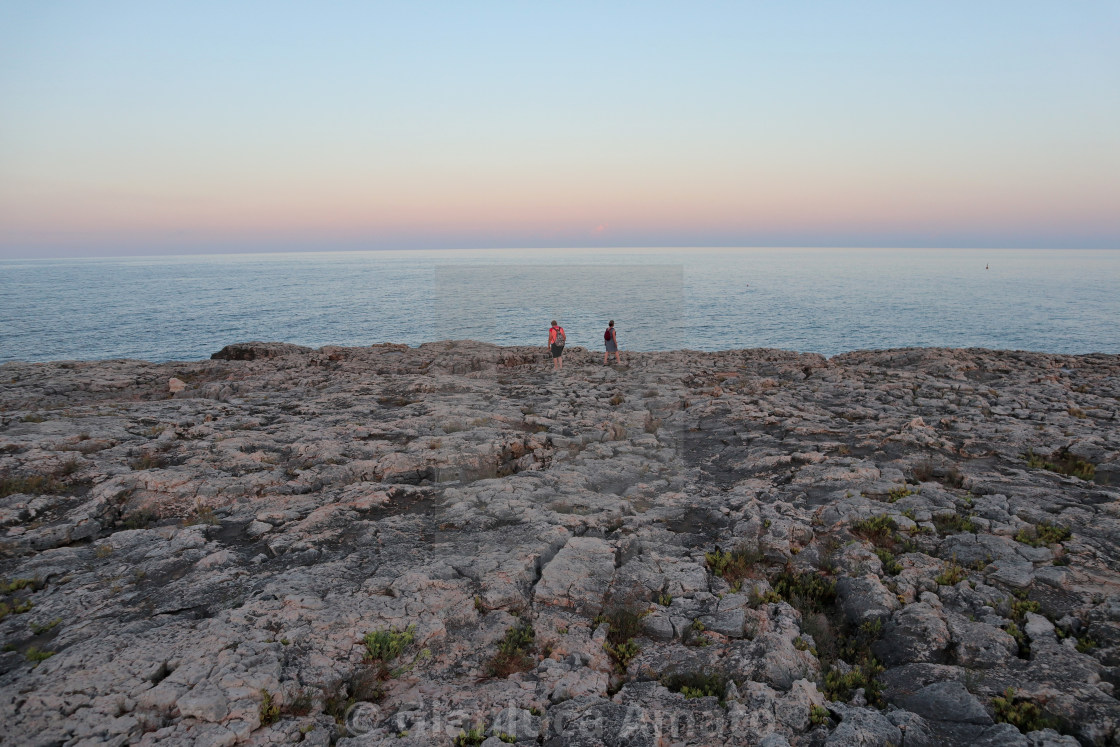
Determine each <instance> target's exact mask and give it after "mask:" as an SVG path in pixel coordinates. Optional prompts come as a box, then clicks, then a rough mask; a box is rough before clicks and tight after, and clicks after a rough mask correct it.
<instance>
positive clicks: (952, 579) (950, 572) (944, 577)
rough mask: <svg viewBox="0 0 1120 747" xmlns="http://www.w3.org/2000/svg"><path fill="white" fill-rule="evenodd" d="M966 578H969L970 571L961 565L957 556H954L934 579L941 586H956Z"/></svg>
mask: <svg viewBox="0 0 1120 747" xmlns="http://www.w3.org/2000/svg"><path fill="white" fill-rule="evenodd" d="M966 578H968V571H966V570H965V569H964V568H962V567H961V564H960V563H958V562H957V559H956V558H953V559H952V561H950V562H949V565H948V566H946V567H945V570H943V571H942V572H941V573H940V574H939V575H938V576H937V578H935V579H934V581H936V582H937V584H938V585H939V586H955V585H957V584H959V583H960V582H961V581H964V580H965V579H966Z"/></svg>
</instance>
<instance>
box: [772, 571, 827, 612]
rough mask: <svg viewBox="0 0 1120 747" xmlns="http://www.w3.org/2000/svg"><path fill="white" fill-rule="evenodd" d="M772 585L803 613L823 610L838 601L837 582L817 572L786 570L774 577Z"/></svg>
mask: <svg viewBox="0 0 1120 747" xmlns="http://www.w3.org/2000/svg"><path fill="white" fill-rule="evenodd" d="M771 585H772V586H773V587H774V591H775V592H777V593H778V594H780V595H781V596H782V598H783V599H784V600H786V601H787V602H789V604H790V605H791V606H793V607H795V608H796V609H798V610H800V611H801V612H802V614H804V613H805V612H822V611H824V610H825V609H826V608H827V607H829V606H831V605H832V604H833V602H835V601H836V582H835V581H834V580H832V579H828V578H825V577H824V576H820V575H818V574H816V573H797V572H793V571H789V570H785V571H782V572H781V573H779V574H778V575H777V576H775V577H774V581H773V583H772V584H771Z"/></svg>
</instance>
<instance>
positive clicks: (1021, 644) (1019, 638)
mask: <svg viewBox="0 0 1120 747" xmlns="http://www.w3.org/2000/svg"><path fill="white" fill-rule="evenodd" d="M1005 630H1006V631H1007V634H1008V635H1009V636H1011V637H1012V638H1014V639H1015V643H1016V645H1017V646H1018V648H1019V657H1020V658H1022V659H1026V658H1028V657H1030V655H1031V642H1030V641H1029V640H1028V639H1027V634H1026V633H1024V632H1023V630H1022V629H1021V628H1020V627H1019V626H1018V625H1016V624H1015V623H1013V622H1011V623H1008V624H1007V627H1006V628H1005Z"/></svg>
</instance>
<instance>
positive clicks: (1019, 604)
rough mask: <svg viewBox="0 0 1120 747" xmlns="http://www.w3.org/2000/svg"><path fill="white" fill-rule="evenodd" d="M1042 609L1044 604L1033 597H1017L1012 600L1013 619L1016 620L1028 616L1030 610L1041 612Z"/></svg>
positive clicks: (1018, 620)
mask: <svg viewBox="0 0 1120 747" xmlns="http://www.w3.org/2000/svg"><path fill="white" fill-rule="evenodd" d="M1041 610H1042V605H1040V604H1039V603H1038V602H1036V601H1034V600H1032V599H1025V598H1015V599H1012V600H1011V619H1012V620H1015V621H1016V622H1022V621H1023V620H1024V619H1026V617H1027V613H1028V612H1035V613H1037V612H1039V611H1041Z"/></svg>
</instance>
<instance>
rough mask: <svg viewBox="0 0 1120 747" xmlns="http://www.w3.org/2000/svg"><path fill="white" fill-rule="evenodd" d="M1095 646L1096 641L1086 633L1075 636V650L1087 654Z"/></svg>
mask: <svg viewBox="0 0 1120 747" xmlns="http://www.w3.org/2000/svg"><path fill="white" fill-rule="evenodd" d="M1096 647H1097V642H1096V641H1094V640H1093V639H1092V638H1090V637H1089V636H1087V635H1082V636H1078V637H1077V650H1078V651H1080V652H1081V653H1083V654H1087V653H1089V652H1090V651H1092V650H1093V649H1095V648H1096Z"/></svg>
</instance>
